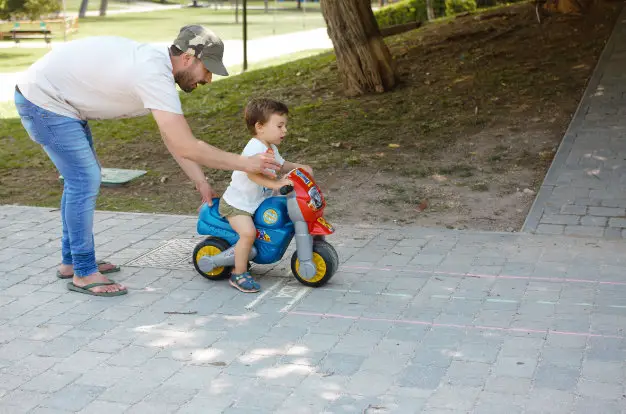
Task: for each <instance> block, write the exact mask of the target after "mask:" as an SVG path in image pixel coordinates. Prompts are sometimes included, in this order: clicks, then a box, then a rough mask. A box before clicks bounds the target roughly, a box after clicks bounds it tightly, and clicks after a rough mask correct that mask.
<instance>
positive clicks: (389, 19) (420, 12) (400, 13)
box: [374, 0, 444, 27]
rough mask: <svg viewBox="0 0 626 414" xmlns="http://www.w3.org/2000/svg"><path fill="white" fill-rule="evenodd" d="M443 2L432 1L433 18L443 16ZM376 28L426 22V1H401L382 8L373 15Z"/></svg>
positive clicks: (438, 0) (441, 0) (440, 0)
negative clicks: (376, 23) (376, 22)
mask: <svg viewBox="0 0 626 414" xmlns="http://www.w3.org/2000/svg"><path fill="white" fill-rule="evenodd" d="M443 1H444V0H432V5H433V9H434V11H435V16H436V17H439V16H441V15H442V14H443V11H444V10H443V8H444V3H443ZM374 16H376V21H378V27H388V26H394V25H397V24H405V23H412V22H425V21H427V20H428V13H427V12H426V0H403V1H399V2H397V3H393V4H390V5H388V6H385V7H382V8H380V9H379V10H377V11H376V12H375V13H374Z"/></svg>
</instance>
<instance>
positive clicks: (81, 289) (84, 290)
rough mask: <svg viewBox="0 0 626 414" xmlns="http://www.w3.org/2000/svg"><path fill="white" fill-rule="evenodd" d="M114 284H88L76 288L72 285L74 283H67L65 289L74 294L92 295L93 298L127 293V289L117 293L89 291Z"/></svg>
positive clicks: (111, 282) (113, 283)
mask: <svg viewBox="0 0 626 414" xmlns="http://www.w3.org/2000/svg"><path fill="white" fill-rule="evenodd" d="M115 284H116V283H115V282H113V281H110V282H102V283H90V284H88V285H85V286H76V285H75V284H74V282H69V283H68V284H67V288H68V289H69V290H73V291H74V292H78V293H86V294H87V295H93V296H106V297H110V296H122V295H125V294H127V293H128V289H125V290H118V291H117V292H93V291H91V290H89V289H91V288H94V287H97V286H108V285H115Z"/></svg>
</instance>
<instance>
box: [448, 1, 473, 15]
mask: <svg viewBox="0 0 626 414" xmlns="http://www.w3.org/2000/svg"><path fill="white" fill-rule="evenodd" d="M473 11H476V0H446V16H454V15H455V14H458V13H463V12H473Z"/></svg>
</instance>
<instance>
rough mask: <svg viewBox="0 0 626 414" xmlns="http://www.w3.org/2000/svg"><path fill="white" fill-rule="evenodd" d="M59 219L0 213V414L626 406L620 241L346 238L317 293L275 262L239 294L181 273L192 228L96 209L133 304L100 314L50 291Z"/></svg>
mask: <svg viewBox="0 0 626 414" xmlns="http://www.w3.org/2000/svg"><path fill="white" fill-rule="evenodd" d="M58 215H59V212H58V211H57V210H51V209H45V208H30V207H17V206H1V207H0V274H2V277H0V288H1V289H2V290H1V291H0V328H1V329H0V412H7V413H12V414H14V413H23V412H32V413H39V412H46V413H67V412H80V413H105V412H106V413H109V414H112V413H122V412H124V413H147V412H172V413H174V412H176V413H202V414H206V413H222V412H223V413H286V414H293V413H315V414H317V413H322V412H325V413H345V412H354V413H363V412H366V413H392V412H393V413H403V414H404V413H417V412H421V413H442V412H449V413H461V412H462V413H466V412H471V413H507V414H509V413H522V412H524V413H540V412H541V413H572V412H575V413H603V414H609V413H620V412H623V410H625V409H626V404H625V401H624V398H623V393H624V371H623V364H624V359H625V357H626V353H625V347H624V326H625V325H626V282H625V281H624V277H623V275H624V271H625V266H624V261H625V260H626V259H624V258H625V257H626V244H625V243H623V242H622V241H609V240H589V239H579V238H570V237H564V236H543V235H529V234H511V233H506V234H499V233H475V232H458V231H448V230H438V229H424V228H407V227H402V228H399V227H395V228H367V227H355V228H347V227H341V226H339V229H338V232H337V234H336V235H333V236H331V237H330V238H329V241H330V242H331V243H333V244H334V245H335V246H336V248H337V250H338V252H339V254H340V260H341V267H340V269H339V271H338V273H337V274H336V275H335V277H334V278H333V280H331V283H329V284H328V285H327V286H326V287H324V288H319V289H311V288H306V287H303V286H302V285H300V284H298V283H297V282H296V281H295V279H294V278H293V277H292V276H291V274H290V271H289V270H288V269H289V267H288V263H287V259H288V258H289V256H290V254H289V253H288V254H287V255H286V260H284V261H283V262H282V263H280V264H278V265H275V266H257V267H255V268H253V272H255V273H256V274H260V275H261V276H260V277H259V281H260V283H261V284H262V286H263V288H264V291H263V292H262V293H261V294H258V295H246V294H242V293H239V292H237V291H236V290H235V289H233V288H232V287H230V286H229V285H228V284H227V282H209V281H207V280H205V279H204V278H202V277H201V276H199V275H198V274H196V273H195V271H194V270H193V268H192V266H191V264H190V263H189V259H190V257H191V250H192V248H193V245H194V244H195V243H196V242H197V241H198V240H199V238H197V237H195V235H196V233H195V223H196V217H193V216H192V217H186V216H167V215H150V214H130V213H113V212H98V213H97V215H96V224H95V227H96V230H97V234H96V242H97V245H98V248H97V252H98V254H99V258H107V257H108V258H109V259H111V260H115V261H116V262H117V263H120V264H122V265H125V266H124V268H123V270H122V271H121V272H120V273H118V274H116V275H115V279H116V280H118V281H121V282H123V283H125V284H126V285H127V286H128V287H129V289H130V292H129V294H128V295H126V296H122V297H118V298H96V297H92V296H87V295H81V294H77V293H74V292H68V291H67V290H66V288H65V282H63V281H60V280H58V279H56V277H55V275H54V273H55V265H56V264H57V262H58V260H59V257H60V256H59V240H58V237H59V234H60V228H59V223H60V220H59V217H58ZM330 219H331V220H332V217H331V218H330ZM338 224H340V223H338ZM164 259H166V260H164ZM170 312H183V313H185V312H193V314H170Z"/></svg>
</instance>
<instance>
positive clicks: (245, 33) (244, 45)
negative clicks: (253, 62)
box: [243, 0, 248, 72]
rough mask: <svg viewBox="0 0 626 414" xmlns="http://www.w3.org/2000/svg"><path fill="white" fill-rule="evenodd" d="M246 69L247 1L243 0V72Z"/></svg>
mask: <svg viewBox="0 0 626 414" xmlns="http://www.w3.org/2000/svg"><path fill="white" fill-rule="evenodd" d="M247 69H248V0H243V71H244V72H245V71H246V70H247Z"/></svg>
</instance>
